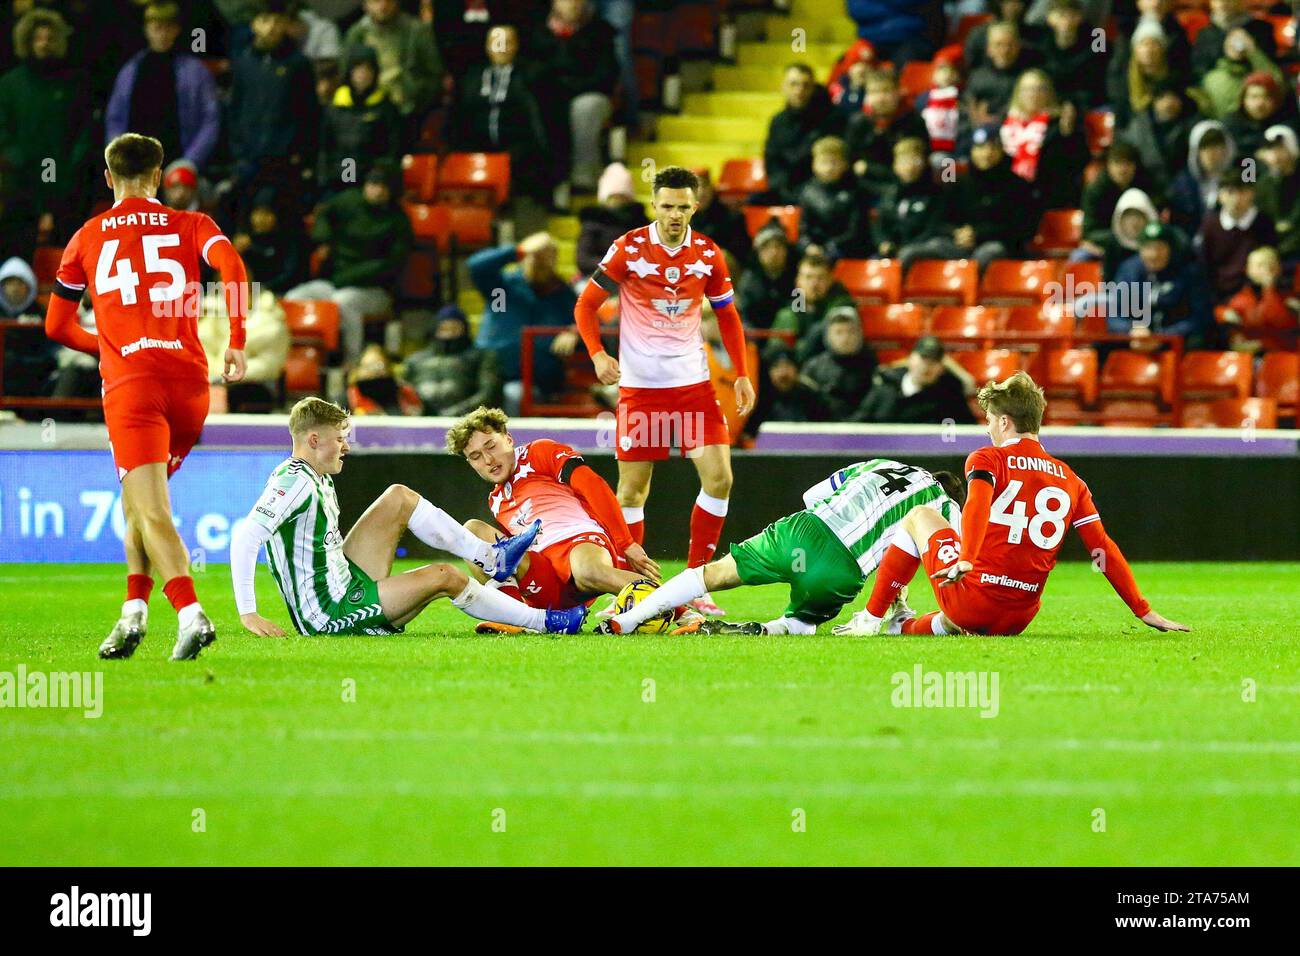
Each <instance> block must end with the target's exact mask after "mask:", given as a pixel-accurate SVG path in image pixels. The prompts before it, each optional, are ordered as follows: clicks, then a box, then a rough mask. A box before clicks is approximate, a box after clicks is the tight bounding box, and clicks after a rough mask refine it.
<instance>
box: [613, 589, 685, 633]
mask: <svg viewBox="0 0 1300 956" xmlns="http://www.w3.org/2000/svg"><path fill="white" fill-rule="evenodd" d="M654 589H655V583H654V582H653V581H647V580H646V579H644V578H642V579H641V580H640V581H633V582H632V583H630V584H627V585H624V587H623V590H621V591H619V592H618V596H617V597H615V598H614V613H615V614H622V613H623V612H624V611H630V610H631V609H632V608H634V607H636V605H638V604H640V603H641V602H642V601H644V600H645V599H646V596H647V595H648V594H650V593H651V592H652V591H654ZM676 620H677V614H676V612H675V611H674V610H673V609H672V608H669V609H668V610H666V611H664V612H663V613H662V614H656V615H655V616H654V617H652V618H649V619H647V620H645V621H642V622H641V624H640V625H638V626H637V628H636V630H635V631H634V632H633V633H636V634H663V633H665V632H667V630H668V629H669V628H670V627H672V626H673V623H674V622H675V621H676Z"/></svg>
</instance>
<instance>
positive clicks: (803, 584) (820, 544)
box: [596, 458, 966, 634]
mask: <svg viewBox="0 0 1300 956" xmlns="http://www.w3.org/2000/svg"><path fill="white" fill-rule="evenodd" d="M803 500H804V505H805V506H806V507H805V510H803V511H799V512H796V513H795V514H792V515H788V516H787V517H784V518H781V519H780V520H779V521H776V522H774V523H772V524H770V525H768V526H767V527H766V528H764V529H763V530H762V531H760V532H759V533H758V534H756V535H754V536H753V537H752V538H749V539H747V540H745V541H741V542H740V543H739V544H736V545H733V546H732V548H731V553H730V554H728V555H727V556H726V557H724V558H720V559H718V560H717V561H714V562H712V563H710V564H706V565H704V566H702V567H698V568H688V569H687V570H685V571H683V572H682V573H681V574H679V575H677V576H676V577H674V578H671V579H670V580H668V581H665V582H664V584H663V585H662V586H661V587H660V588H658V589H657V590H655V591H654V592H653V593H652V594H648V595H646V597H645V598H644V599H642V600H641V601H640V602H639V603H638V604H636V605H635V606H634V607H633V608H632V609H631V610H629V611H627V612H626V613H624V614H618V615H615V616H614V617H611V618H609V619H608V620H606V621H603V622H601V624H600V626H599V627H597V628H596V630H597V631H598V632H602V633H612V634H628V633H631V632H632V631H634V630H635V629H636V627H637V625H638V624H640V623H641V622H642V621H645V620H649V619H650V618H652V617H654V616H655V615H656V614H661V613H663V612H664V611H665V610H667V609H668V608H672V607H677V606H678V605H681V604H687V603H689V602H690V601H691V600H692V598H693V597H695V596H697V595H699V594H704V593H706V592H710V591H725V590H728V589H730V588H736V587H740V586H741V585H750V584H777V583H783V584H788V585H790V603H789V605H788V606H787V607H786V609H785V612H784V613H783V614H782V615H781V616H780V617H778V618H776V619H775V620H772V621H768V622H767V623H766V624H760V623H758V622H756V621H748V622H744V623H739V624H732V623H728V622H725V621H708V622H704V623H701V624H698V625H696V626H692V627H690V628H689V629H690V630H696V629H698V630H700V631H702V632H705V633H714V634H717V633H722V634H728V633H731V634H812V633H814V632H815V631H816V630H817V625H818V624H822V623H825V622H826V621H829V620H832V619H833V618H835V616H836V615H838V614H839V613H840V611H841V610H842V609H843V608H844V605H846V604H848V603H849V602H851V601H852V600H853V599H854V598H856V597H857V596H858V592H859V591H860V590H861V589H862V584H863V582H864V581H866V579H867V578H868V576H870V575H871V573H872V572H874V571H875V570H876V568H877V567H878V566H879V564H880V559H881V557H882V555H884V553H885V549H886V548H888V547H889V546H890V544H892V543H895V537H896V534H897V533H898V532H899V529H900V525H901V522H902V520H903V518H904V517H905V516H906V515H907V513H908V512H909V511H911V510H912V508H914V507H916V506H918V505H923V506H927V507H930V508H933V509H934V510H936V511H938V512H939V513H940V514H941V515H943V517H944V518H945V519H947V521H948V522H949V523H950V524H952V526H953V527H954V528H960V527H961V505H962V503H963V502H964V501H965V500H966V486H965V484H964V483H963V482H962V480H961V478H959V477H958V476H956V475H954V474H952V473H950V472H946V471H938V472H935V473H933V474H931V473H930V472H928V471H926V470H925V469H923V468H917V467H914V466H912V465H905V464H902V463H901V462H897V461H890V460H889V459H886V458H873V459H871V460H870V461H863V462H858V463H857V464H853V465H849V466H848V467H847V468H841V469H840V470H839V471H837V472H835V474H833V475H831V476H830V477H829V478H827V479H826V480H825V481H822V482H820V483H818V484H816V485H814V486H813V487H812V488H809V489H808V490H807V491H805V492H804V496H803ZM905 596H906V590H904V591H903V592H901V593H900V594H899V598H898V601H897V602H896V604H897V607H896V608H891V609H890V610H891V618H892V617H893V616H895V614H896V613H898V612H900V611H902V610H905V609H906V605H905V604H903V600H904V598H905ZM687 629H688V628H682V629H680V630H679V631H677V632H675V633H682V632H684V631H686V630H687ZM836 633H856V631H855V630H852V629H845V626H844V625H841V626H840V628H837V629H836ZM872 633H874V631H873V632H872Z"/></svg>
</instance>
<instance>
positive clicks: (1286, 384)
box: [1255, 352, 1300, 418]
mask: <svg viewBox="0 0 1300 956" xmlns="http://www.w3.org/2000/svg"><path fill="white" fill-rule="evenodd" d="M1255 394H1256V395H1257V396H1258V397H1260V398H1271V399H1273V400H1274V401H1275V402H1277V410H1278V414H1279V415H1280V416H1281V417H1283V418H1295V415H1296V404H1297V402H1300V355H1297V354H1296V353H1295V352H1268V353H1266V354H1265V355H1264V360H1263V361H1262V362H1261V363H1260V366H1259V376H1258V378H1256V380H1255Z"/></svg>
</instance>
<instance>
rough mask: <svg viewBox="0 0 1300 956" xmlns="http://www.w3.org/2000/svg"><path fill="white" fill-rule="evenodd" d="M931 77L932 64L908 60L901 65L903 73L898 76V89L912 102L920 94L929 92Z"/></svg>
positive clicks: (932, 72) (932, 73)
mask: <svg viewBox="0 0 1300 956" xmlns="http://www.w3.org/2000/svg"><path fill="white" fill-rule="evenodd" d="M933 75H934V64H933V63H929V62H927V61H925V60H910V61H909V62H907V63H904V64H903V72H902V73H900V74H899V75H898V88H899V90H901V91H902V94H903V95H904V96H906V97H907V98H908V99H909V100H914V99H916V98H917V97H918V96H920V95H921V94H922V93H928V92H929V91H930V85H931V79H932V78H933Z"/></svg>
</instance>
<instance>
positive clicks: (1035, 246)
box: [1029, 209, 1083, 258]
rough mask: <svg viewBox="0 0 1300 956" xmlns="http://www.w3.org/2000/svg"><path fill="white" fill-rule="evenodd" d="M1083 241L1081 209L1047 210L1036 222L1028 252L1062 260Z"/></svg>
mask: <svg viewBox="0 0 1300 956" xmlns="http://www.w3.org/2000/svg"><path fill="white" fill-rule="evenodd" d="M1082 241H1083V210H1082V209H1048V210H1047V211H1046V212H1044V213H1043V218H1042V219H1040V220H1039V222H1038V231H1037V232H1036V233H1035V234H1034V238H1033V240H1032V241H1031V242H1030V243H1029V251H1030V252H1034V253H1037V254H1038V255H1042V256H1053V257H1057V258H1064V257H1065V256H1068V255H1069V254H1070V253H1071V252H1073V251H1074V250H1075V248H1076V247H1077V246H1078V245H1079V243H1080V242H1082Z"/></svg>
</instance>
